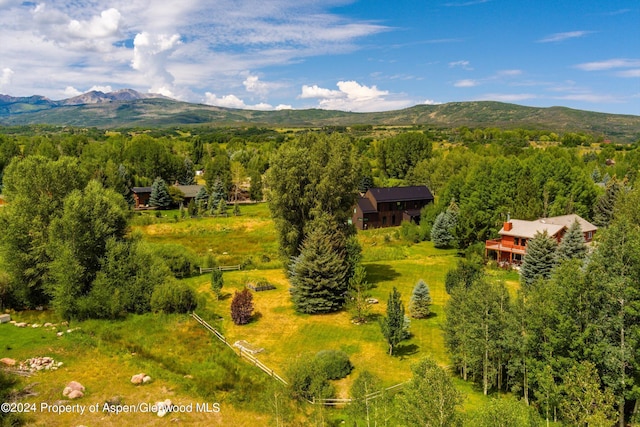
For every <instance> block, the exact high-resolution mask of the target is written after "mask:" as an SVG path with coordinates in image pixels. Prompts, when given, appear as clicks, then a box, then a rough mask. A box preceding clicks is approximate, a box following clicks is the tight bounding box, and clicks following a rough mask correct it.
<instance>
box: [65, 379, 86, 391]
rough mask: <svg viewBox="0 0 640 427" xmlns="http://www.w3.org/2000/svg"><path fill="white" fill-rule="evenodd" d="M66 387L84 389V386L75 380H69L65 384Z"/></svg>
mask: <svg viewBox="0 0 640 427" xmlns="http://www.w3.org/2000/svg"><path fill="white" fill-rule="evenodd" d="M67 387H69V388H70V389H71V390H78V391H84V386H83V385H82V384H80V383H79V382H77V381H71V382H70V383H69V384H67Z"/></svg>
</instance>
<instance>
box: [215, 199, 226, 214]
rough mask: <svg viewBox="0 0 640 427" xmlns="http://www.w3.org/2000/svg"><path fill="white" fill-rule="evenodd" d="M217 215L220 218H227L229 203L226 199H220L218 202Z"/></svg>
mask: <svg viewBox="0 0 640 427" xmlns="http://www.w3.org/2000/svg"><path fill="white" fill-rule="evenodd" d="M216 215H218V216H227V201H226V200H224V199H220V201H219V202H218V209H216Z"/></svg>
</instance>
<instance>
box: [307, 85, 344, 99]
mask: <svg viewBox="0 0 640 427" xmlns="http://www.w3.org/2000/svg"><path fill="white" fill-rule="evenodd" d="M343 95H344V94H343V93H342V92H340V91H339V90H331V89H325V88H322V87H318V85H313V86H307V85H303V86H302V93H301V94H300V98H302V99H309V98H325V99H334V98H341V97H342V96H343Z"/></svg>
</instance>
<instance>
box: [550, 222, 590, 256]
mask: <svg viewBox="0 0 640 427" xmlns="http://www.w3.org/2000/svg"><path fill="white" fill-rule="evenodd" d="M586 254H587V246H586V244H585V243H584V235H583V234H582V227H580V223H579V222H578V221H577V220H576V221H574V222H573V224H571V226H570V227H569V229H568V230H567V232H566V234H565V235H564V237H563V238H562V241H561V242H560V244H559V245H558V250H557V252H556V260H557V262H562V261H564V260H567V259H576V258H577V259H583V258H584V257H585V255H586Z"/></svg>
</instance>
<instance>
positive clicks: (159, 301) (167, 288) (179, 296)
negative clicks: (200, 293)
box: [151, 282, 197, 313]
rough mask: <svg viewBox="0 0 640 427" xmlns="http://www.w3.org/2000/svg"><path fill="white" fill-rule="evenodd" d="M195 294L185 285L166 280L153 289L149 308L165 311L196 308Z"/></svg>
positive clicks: (171, 311)
mask: <svg viewBox="0 0 640 427" xmlns="http://www.w3.org/2000/svg"><path fill="white" fill-rule="evenodd" d="M196 305H197V302H196V294H195V292H194V291H193V289H191V288H190V287H188V286H187V285H184V284H182V283H176V282H166V283H163V284H161V285H159V286H156V288H155V289H154V290H153V294H152V295H151V309H152V310H153V311H163V312H165V313H188V312H190V311H193V310H194V309H195V308H196Z"/></svg>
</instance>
